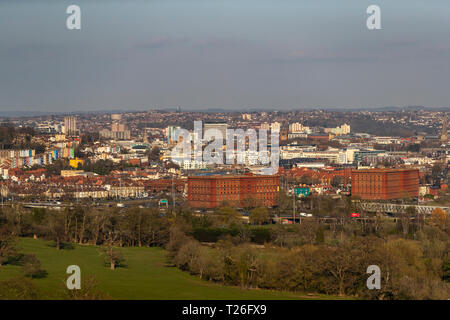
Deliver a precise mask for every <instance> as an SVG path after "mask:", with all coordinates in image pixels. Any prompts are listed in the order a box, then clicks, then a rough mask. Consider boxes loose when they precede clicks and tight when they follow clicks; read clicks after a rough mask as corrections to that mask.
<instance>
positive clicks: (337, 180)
mask: <svg viewBox="0 0 450 320" xmlns="http://www.w3.org/2000/svg"><path fill="white" fill-rule="evenodd" d="M343 184H344V177H343V176H334V177H333V178H332V179H331V185H332V186H333V187H334V188H339V187H340V186H341V185H343Z"/></svg>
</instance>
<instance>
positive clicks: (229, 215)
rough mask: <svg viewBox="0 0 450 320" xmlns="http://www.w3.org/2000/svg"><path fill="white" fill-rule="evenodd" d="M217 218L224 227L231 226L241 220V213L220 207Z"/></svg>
mask: <svg viewBox="0 0 450 320" xmlns="http://www.w3.org/2000/svg"><path fill="white" fill-rule="evenodd" d="M217 217H218V219H219V222H220V223H222V224H223V225H229V224H231V223H234V222H237V221H239V220H240V219H239V218H240V216H239V213H238V212H237V211H236V210H234V209H233V208H231V207H220V208H219V210H217Z"/></svg>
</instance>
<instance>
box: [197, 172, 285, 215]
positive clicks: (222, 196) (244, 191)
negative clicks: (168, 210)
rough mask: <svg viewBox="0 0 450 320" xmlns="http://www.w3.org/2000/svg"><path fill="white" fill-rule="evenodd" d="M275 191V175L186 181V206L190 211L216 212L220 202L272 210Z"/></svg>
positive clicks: (276, 192) (276, 178)
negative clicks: (265, 207)
mask: <svg viewBox="0 0 450 320" xmlns="http://www.w3.org/2000/svg"><path fill="white" fill-rule="evenodd" d="M279 190H280V177H279V176H277V175H270V176H268V175H265V176H263V175H258V176H245V175H242V176H231V175H230V176H228V175H213V176H191V177H188V202H189V205H190V206H191V207H194V208H216V207H219V206H220V205H221V204H222V203H223V202H228V203H229V204H230V205H232V206H236V207H247V206H249V207H251V206H255V207H256V206H274V205H276V204H277V201H278V194H279Z"/></svg>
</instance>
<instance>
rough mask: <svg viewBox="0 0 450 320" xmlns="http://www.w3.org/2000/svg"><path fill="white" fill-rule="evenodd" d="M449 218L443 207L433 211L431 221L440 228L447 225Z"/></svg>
mask: <svg viewBox="0 0 450 320" xmlns="http://www.w3.org/2000/svg"><path fill="white" fill-rule="evenodd" d="M446 220H447V213H446V212H445V211H444V210H442V209H441V208H435V209H433V211H432V212H431V222H432V223H433V224H435V225H437V226H438V227H440V228H443V227H444V226H445V222H446Z"/></svg>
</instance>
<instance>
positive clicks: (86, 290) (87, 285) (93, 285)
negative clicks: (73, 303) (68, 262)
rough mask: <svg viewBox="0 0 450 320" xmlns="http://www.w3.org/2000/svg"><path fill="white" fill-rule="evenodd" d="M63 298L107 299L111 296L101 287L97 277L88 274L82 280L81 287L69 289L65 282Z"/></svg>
mask: <svg viewBox="0 0 450 320" xmlns="http://www.w3.org/2000/svg"><path fill="white" fill-rule="evenodd" d="M62 298H63V299H66V300H106V299H110V297H109V296H108V295H107V294H105V293H103V292H102V291H101V290H100V288H99V282H98V281H97V279H95V277H93V276H88V277H85V278H83V279H82V280H81V289H78V290H69V289H68V288H67V287H66V286H65V284H64V291H63V294H62Z"/></svg>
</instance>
